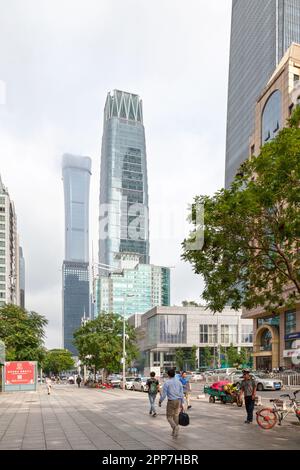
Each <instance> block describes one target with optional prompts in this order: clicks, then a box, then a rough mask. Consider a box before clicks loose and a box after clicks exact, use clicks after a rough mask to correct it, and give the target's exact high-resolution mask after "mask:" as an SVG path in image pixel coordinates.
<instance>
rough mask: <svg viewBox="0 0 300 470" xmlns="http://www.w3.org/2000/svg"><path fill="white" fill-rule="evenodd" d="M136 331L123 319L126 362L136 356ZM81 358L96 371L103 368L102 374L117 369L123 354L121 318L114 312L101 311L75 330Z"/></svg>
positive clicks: (75, 342) (75, 341)
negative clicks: (94, 317) (124, 324)
mask: <svg viewBox="0 0 300 470" xmlns="http://www.w3.org/2000/svg"><path fill="white" fill-rule="evenodd" d="M135 341H136V336H135V331H134V328H133V327H132V326H129V325H128V323H127V322H126V363H127V364H130V363H131V362H132V361H133V360H134V359H135V358H136V357H137V356H138V349H137V346H136V343H135ZM74 344H75V345H76V347H77V349H78V352H79V357H80V360H81V361H82V362H83V363H84V364H86V365H89V366H91V367H94V368H95V370H99V369H104V375H105V376H106V375H107V374H109V373H111V372H118V371H119V370H120V368H121V358H122V356H123V319H122V317H121V316H120V315H117V314H114V313H102V314H100V315H99V316H98V317H97V318H96V319H95V320H92V321H89V322H87V323H86V324H85V325H84V326H81V327H80V328H79V329H78V330H76V331H75V333H74Z"/></svg>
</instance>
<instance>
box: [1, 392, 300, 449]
mask: <svg viewBox="0 0 300 470" xmlns="http://www.w3.org/2000/svg"><path fill="white" fill-rule="evenodd" d="M190 417H191V425H190V426H189V427H188V428H182V429H180V432H179V437H178V438H177V439H174V438H172V437H171V435H170V428H169V425H168V423H167V421H166V417H165V409H164V408H162V409H159V415H158V416H157V418H156V419H155V420H154V419H153V418H152V417H149V415H148V397H147V395H146V394H142V393H141V394H139V393H137V392H123V391H121V390H119V391H118V390H113V391H99V390H91V389H88V390H87V389H84V388H82V389H79V390H78V389H77V388H76V387H72V386H57V387H55V388H54V390H53V393H52V394H51V395H50V397H49V396H48V395H47V394H46V391H45V389H43V388H41V389H40V390H39V391H38V392H32V393H30V394H28V393H27V394H26V393H25V392H21V393H14V394H4V395H0V449H13V450H16V449H21V448H22V449H45V448H47V449H87V450H88V449H103V450H104V449H106V450H115V449H128V450H130V449H157V450H173V449H182V450H184V449H195V450H196V449H216V448H218V449H299V448H300V428H299V427H297V426H295V425H292V424H291V423H289V422H284V424H283V426H282V427H281V428H278V427H276V428H275V429H273V430H271V431H264V430H261V429H260V428H258V426H257V425H256V424H253V425H252V426H250V427H249V426H248V427H247V428H246V427H245V425H244V424H243V421H244V418H245V410H241V409H238V408H237V407H233V406H226V407H224V406H222V405H219V404H216V405H211V404H208V403H207V402H203V401H202V402H201V401H198V402H197V401H193V408H192V410H191V412H190ZM294 419H295V418H294Z"/></svg>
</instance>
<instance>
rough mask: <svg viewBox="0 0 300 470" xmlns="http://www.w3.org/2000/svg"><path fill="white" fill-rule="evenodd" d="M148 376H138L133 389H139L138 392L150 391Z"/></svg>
mask: <svg viewBox="0 0 300 470" xmlns="http://www.w3.org/2000/svg"><path fill="white" fill-rule="evenodd" d="M147 380H148V378H147V377H137V378H136V379H135V380H134V382H133V384H132V387H131V390H137V391H138V392H148V385H147Z"/></svg>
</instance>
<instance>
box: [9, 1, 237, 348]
mask: <svg viewBox="0 0 300 470" xmlns="http://www.w3.org/2000/svg"><path fill="white" fill-rule="evenodd" d="M230 12H231V0H209V1H208V0H188V1H186V0H185V1H184V0H151V1H149V0H9V1H7V0H0V174H1V176H2V179H3V182H4V184H5V185H6V186H7V187H8V189H9V192H10V196H11V198H12V199H13V200H14V202H15V206H16V211H17V216H18V231H19V234H20V243H21V245H22V246H23V250H24V255H25V260H26V307H27V308H28V309H30V310H36V311H38V312H40V313H43V314H45V315H46V316H47V318H48V319H49V327H48V331H47V335H48V337H47V346H48V347H56V346H61V311H62V306H61V299H62V294H61V265H62V261H63V258H64V206H63V187H62V181H61V156H62V154H63V153H65V152H69V153H74V154H81V155H88V156H90V157H91V158H92V165H93V168H92V173H93V174H92V180H91V238H92V239H93V240H94V251H95V257H96V256H97V251H96V249H97V231H98V222H97V220H98V197H99V196H98V193H99V171H100V149H101V138H102V126H103V107H104V103H105V99H106V94H107V92H108V91H109V90H113V89H115V88H118V89H121V90H125V91H129V92H133V93H137V94H139V95H140V97H141V98H142V100H143V107H144V125H145V129H146V145H147V158H148V178H149V204H150V250H151V252H150V254H151V262H152V263H154V264H159V265H167V266H174V269H172V270H171V276H172V277H171V303H172V304H179V305H180V304H181V301H182V300H185V299H188V300H196V301H200V300H201V299H200V296H201V291H202V282H201V279H200V277H199V276H196V275H194V274H193V273H192V269H191V267H190V266H189V265H188V264H186V263H184V262H182V261H181V260H180V256H181V245H180V244H181V242H182V240H183V238H184V237H185V235H186V234H187V232H188V225H187V223H186V222H185V220H186V217H187V214H188V213H187V208H188V204H189V203H191V202H192V200H193V197H194V196H195V195H196V194H212V193H213V192H214V191H216V190H217V189H219V188H220V187H221V186H223V184H224V168H225V130H226V102H227V80H228V60H229V33H230ZM3 82H4V83H5V85H6V99H5V100H4V99H3V88H4V87H3ZM4 101H5V102H4Z"/></svg>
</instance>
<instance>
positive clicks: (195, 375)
mask: <svg viewBox="0 0 300 470" xmlns="http://www.w3.org/2000/svg"><path fill="white" fill-rule="evenodd" d="M200 380H203V375H202V374H198V373H197V372H193V373H192V375H191V382H198V381H200Z"/></svg>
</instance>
